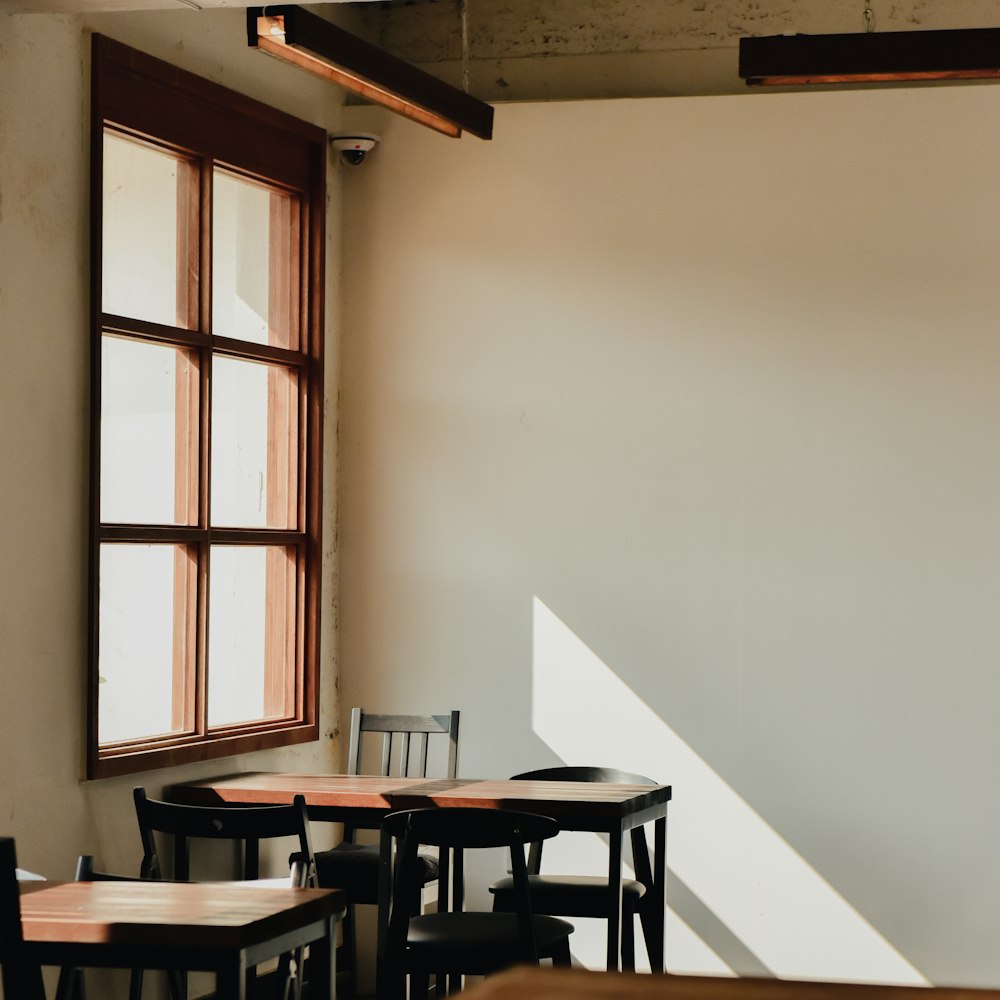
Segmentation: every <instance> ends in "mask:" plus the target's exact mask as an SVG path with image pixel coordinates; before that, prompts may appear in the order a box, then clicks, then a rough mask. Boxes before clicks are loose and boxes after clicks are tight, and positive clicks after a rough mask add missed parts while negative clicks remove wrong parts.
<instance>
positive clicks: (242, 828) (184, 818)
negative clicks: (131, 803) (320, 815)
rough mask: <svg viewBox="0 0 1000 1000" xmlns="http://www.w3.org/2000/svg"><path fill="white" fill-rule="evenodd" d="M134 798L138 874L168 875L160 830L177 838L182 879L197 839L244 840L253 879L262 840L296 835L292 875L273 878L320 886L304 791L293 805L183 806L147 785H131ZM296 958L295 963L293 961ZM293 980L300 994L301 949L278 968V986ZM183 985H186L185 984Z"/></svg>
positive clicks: (176, 866)
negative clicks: (139, 846) (138, 840)
mask: <svg viewBox="0 0 1000 1000" xmlns="http://www.w3.org/2000/svg"><path fill="white" fill-rule="evenodd" d="M133 797H134V799H135V812H136V818H137V819H138V821H139V836H140V838H141V840H142V851H143V855H142V865H141V867H140V875H141V876H142V877H143V878H152V879H162V878H164V873H165V869H164V865H163V864H162V862H161V860H160V855H159V851H158V849H157V842H156V837H157V834H169V835H170V836H172V838H173V877H174V878H175V879H177V880H178V881H188V880H190V876H191V847H190V842H191V840H193V839H194V840H225V841H232V842H236V843H239V844H241V845H242V851H243V864H242V870H243V880H244V881H255V880H259V878H260V841H261V840H273V839H277V838H287V837H294V838H296V839H297V840H298V850H297V851H296V852H294V853H293V854H292V858H291V861H292V868H291V875H290V876H289V877H287V878H281V879H273V880H270V881H273V882H274V883H275V884H283V885H292V886H298V887H299V888H305V887H313V888H315V887H316V886H317V881H316V857H315V854H314V853H313V848H312V837H311V834H310V830H309V818H308V815H307V813H306V802H305V798H304V797H303V796H301V795H296V796H295V798H294V800H293V802H292V804H291V805H287V806H191V805H182V804H180V803H177V802H162V801H159V800H158V799H151V798H148V797H147V795H146V791H145V789H144V788H141V787H139V788H135V789H134V790H133ZM292 961H294V966H292V965H291V962H292ZM289 969H290V970H291V971H289ZM247 977H248V982H249V983H252V982H253V981H254V979H255V978H256V970H253V969H251V970H248V973H247ZM289 979H291V980H292V986H291V989H292V991H293V992H294V993H295V994H298V993H300V992H301V988H302V955H301V954H296V955H292V956H286V957H285V958H283V959H282V963H281V965H280V967H279V987H280V988H281V989H282V990H284V992H285V994H286V995H287V993H288V987H287V986H286V983H287V982H288V980H289ZM184 989H185V990H186V984H185V986H184ZM248 992H249V988H248ZM182 995H183V994H182ZM133 1000H135V998H133Z"/></svg>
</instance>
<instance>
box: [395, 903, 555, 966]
mask: <svg viewBox="0 0 1000 1000" xmlns="http://www.w3.org/2000/svg"><path fill="white" fill-rule="evenodd" d="M532 922H533V924H534V930H535V941H536V943H537V945H538V954H539V956H540V957H542V958H546V957H551V955H552V952H553V951H554V950H555V949H556V947H557V946H559V945H560V944H562V943H563V942H565V941H566V940H567V938H568V937H569V935H570V934H571V933H572V932H573V925H572V924H571V923H569V922H568V921H566V920H560V919H559V918H558V917H548V916H535V917H532ZM406 944H407V961H408V963H409V964H411V965H413V964H419V965H422V966H423V967H424V968H425V969H427V970H429V971H434V970H444V971H449V970H451V969H452V968H459V967H460V968H461V969H462V971H463V972H465V973H466V974H468V975H487V974H488V973H490V972H497V971H499V970H500V969H503V968H506V967H507V966H509V965H512V964H514V963H516V962H519V961H521V960H522V958H523V954H522V946H521V942H520V939H519V937H518V932H517V915H516V914H514V913H428V914H425V915H424V916H420V917H413V918H412V919H411V920H410V926H409V932H408V933H407V937H406Z"/></svg>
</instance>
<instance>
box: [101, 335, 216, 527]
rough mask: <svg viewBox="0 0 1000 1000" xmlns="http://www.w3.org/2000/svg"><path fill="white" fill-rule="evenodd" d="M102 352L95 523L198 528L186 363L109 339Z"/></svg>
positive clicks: (192, 399) (175, 354) (194, 385)
mask: <svg viewBox="0 0 1000 1000" xmlns="http://www.w3.org/2000/svg"><path fill="white" fill-rule="evenodd" d="M101 351H102V356H101V520H102V521H103V522H104V523H105V524H137V523H143V524H195V523H197V517H198V512H197V493H196V491H197V478H198V462H197V453H196V443H195V442H194V441H192V440H191V434H193V433H195V432H196V431H197V426H198V424H197V392H198V377H197V368H196V365H195V363H194V360H193V358H192V356H191V355H190V354H188V352H186V351H179V350H177V349H175V348H173V347H161V346H159V345H157V344H148V343H142V342H140V341H134V340H125V339H122V338H120V337H109V336H105V337H104V338H103V342H102V345H101Z"/></svg>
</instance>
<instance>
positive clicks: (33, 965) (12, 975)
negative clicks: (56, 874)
mask: <svg viewBox="0 0 1000 1000" xmlns="http://www.w3.org/2000/svg"><path fill="white" fill-rule="evenodd" d="M0 971H2V975H3V995H4V996H5V997H10V998H12V1000H13V998H17V1000H45V987H44V984H43V983H42V971H41V969H40V968H39V966H38V963H37V962H33V961H32V960H31V959H30V957H29V956H28V954H27V952H26V949H25V946H24V932H23V931H22V929H21V890H20V887H19V886H18V883H17V851H16V849H15V846H14V841H13V839H12V838H11V837H0Z"/></svg>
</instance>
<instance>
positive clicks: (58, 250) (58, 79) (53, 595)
mask: <svg viewBox="0 0 1000 1000" xmlns="http://www.w3.org/2000/svg"><path fill="white" fill-rule="evenodd" d="M244 25H245V18H244V12H243V11H242V10H234V11H217V12H201V13H197V12H193V11H185V12H179V13H164V14H152V13H142V14H134V15H107V16H101V17H96V16H94V17H89V18H86V19H82V18H76V17H69V16H63V17H54V16H44V15H30V14H25V15H14V16H9V15H0V94H2V95H3V97H2V100H0V262H2V263H0V330H2V344H3V364H2V365H0V455H2V469H0V497H2V501H0V510H2V517H0V552H2V553H3V559H2V563H0V648H2V649H3V659H2V666H0V670H2V686H0V832H2V833H3V834H5V835H6V834H13V835H14V836H15V837H16V838H17V849H18V855H19V860H20V862H21V864H22V866H23V867H26V868H30V869H33V870H35V871H39V872H42V873H44V874H46V875H47V876H49V877H50V878H56V879H59V878H71V877H72V874H73V870H74V867H75V861H76V857H77V855H78V854H80V853H92V854H94V855H95V856H96V859H97V863H98V864H99V865H100V866H102V867H105V868H107V869H109V870H118V871H127V872H132V871H136V870H137V868H138V862H139V857H140V851H139V842H138V834H137V832H136V826H135V819H134V810H133V807H132V803H131V794H130V790H131V787H132V786H133V785H135V784H145V785H146V786H147V787H148V788H149V789H150V791H151V794H154V795H155V794H158V793H159V791H160V789H161V788H162V786H163V785H164V784H168V783H171V782H176V781H181V780H185V779H187V778H193V777H197V776H201V775H208V774H212V773H224V772H226V771H235V770H249V769H255V768H257V769H304V770H309V769H313V770H331V769H334V768H335V767H336V766H337V763H338V759H337V749H338V744H337V742H336V734H337V730H338V710H339V709H338V702H337V696H336V669H335V668H336V664H335V652H336V641H335V638H336V637H335V624H336V623H335V615H334V610H333V609H334V606H335V582H336V581H335V576H334V554H335V550H334V541H335V510H336V508H335V491H336V480H335V469H336V409H335V408H336V392H337V382H338V378H339V357H338V342H337V321H338V314H339V309H338V306H337V296H338V295H339V280H338V275H339V269H338V255H339V183H338V182H337V178H336V174H335V173H334V174H331V178H330V191H329V205H330V210H329V244H328V262H329V274H330V279H329V286H328V295H329V299H330V309H329V311H328V346H327V383H326V388H327V394H328V432H327V436H326V439H325V443H326V456H327V457H326V461H327V473H328V480H327V491H328V492H327V498H328V512H327V518H326V523H325V527H324V549H325V552H324V557H325V563H326V571H325V574H324V581H323V586H324V591H323V622H322V627H323V647H322V649H323V652H322V658H323V667H324V678H323V688H322V716H321V726H322V739H321V740H320V741H318V742H316V743H312V744H308V745H305V746H301V747H297V748H293V749H289V750H285V751H273V752H265V753H259V754H250V755H245V756H243V757H239V758H233V759H228V760H220V761H214V762H206V763H204V764H201V765H198V766H192V767H186V768H174V769H170V770H166V771H157V772H152V773H145V774H138V775H133V776H130V777H125V778H121V779H109V780H103V781H95V782H86V781H84V780H83V778H84V773H85V715H86V711H85V690H86V672H87V664H86V629H87V623H86V612H87V575H86V559H87V525H88V521H87V517H88V512H87V497H88V485H87V477H88V474H89V459H88V452H89V431H88V424H89V417H88V406H89V403H88V395H89V378H90V376H89V368H90V361H89V358H90V348H89V342H90V333H89V325H88V280H89V267H90V263H89V250H88V225H89V160H88V147H89V139H88V131H87V130H88V127H89V91H90V82H89V80H90V31H91V30H98V31H102V32H103V33H105V34H107V35H109V36H111V37H112V38H115V39H117V40H119V41H121V42H125V43H126V44H130V45H133V46H135V47H136V48H140V49H142V50H144V51H146V52H149V53H151V54H153V55H156V56H159V57H160V58H164V59H167V60H169V61H171V62H173V63H174V64H175V65H178V66H181V67H182V68H184V69H187V70H191V71H193V72H196V73H199V74H201V75H203V76H206V77H208V78H210V79H213V80H215V81H217V82H219V83H222V84H224V85H226V86H229V87H231V88H233V89H235V90H238V91H241V92H242V93H245V94H248V95H250V96H252V97H255V98H258V99H260V100H263V101H265V102H268V103H270V104H272V105H273V106H275V107H278V108H281V109H282V110H285V111H288V112H290V113H293V114H296V115H298V116H299V117H302V118H305V119H307V120H309V121H313V122H316V123H317V124H319V125H322V126H326V127H330V128H332V127H333V126H335V124H336V122H337V119H338V116H339V114H340V110H341V109H340V104H341V99H340V96H339V95H338V92H337V91H335V90H334V89H333V88H330V87H329V86H327V85H325V84H323V83H322V82H321V81H315V82H314V81H312V80H311V79H310V78H309V77H308V76H307V75H306V74H303V73H301V72H298V71H295V70H293V69H290V68H286V67H284V66H282V65H280V64H279V63H277V62H276V61H274V60H270V59H267V58H266V57H264V56H262V55H259V54H257V53H254V52H251V51H249V50H248V49H247V46H246V34H245V27H244ZM317 839H321V838H320V837H318V838H317Z"/></svg>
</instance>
